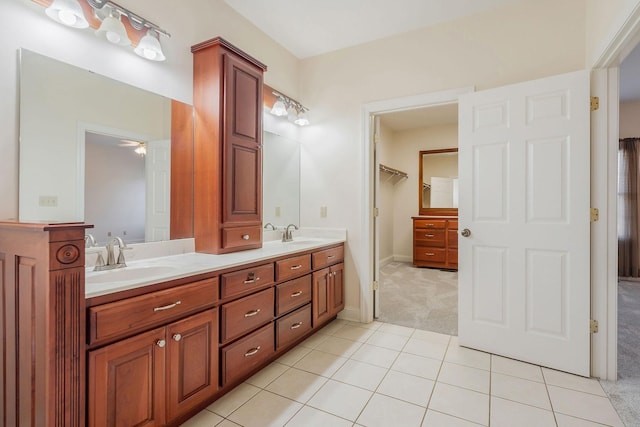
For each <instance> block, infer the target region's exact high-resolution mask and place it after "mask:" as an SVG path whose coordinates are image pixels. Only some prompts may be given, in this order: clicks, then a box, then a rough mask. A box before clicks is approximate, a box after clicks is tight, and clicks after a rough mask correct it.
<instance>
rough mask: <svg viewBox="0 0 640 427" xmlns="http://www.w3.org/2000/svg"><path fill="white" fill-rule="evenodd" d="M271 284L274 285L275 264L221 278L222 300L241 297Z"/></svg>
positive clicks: (236, 272) (246, 269)
mask: <svg viewBox="0 0 640 427" xmlns="http://www.w3.org/2000/svg"><path fill="white" fill-rule="evenodd" d="M271 284H273V263H271V264H263V265H259V266H257V267H254V268H245V269H244V270H239V271H234V272H233V273H226V274H223V275H222V276H220V288H221V293H222V298H228V297H231V296H234V295H241V294H244V293H247V292H249V291H252V290H254V289H259V288H264V287H265V286H268V285H271Z"/></svg>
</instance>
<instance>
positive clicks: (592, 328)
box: [589, 319, 598, 334]
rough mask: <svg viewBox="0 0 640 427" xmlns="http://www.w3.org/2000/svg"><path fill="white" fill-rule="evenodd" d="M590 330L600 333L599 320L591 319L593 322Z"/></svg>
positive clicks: (593, 332)
mask: <svg viewBox="0 0 640 427" xmlns="http://www.w3.org/2000/svg"><path fill="white" fill-rule="evenodd" d="M589 332H591V333H592V334H597V333H598V321H597V320H595V319H591V322H590V324H589Z"/></svg>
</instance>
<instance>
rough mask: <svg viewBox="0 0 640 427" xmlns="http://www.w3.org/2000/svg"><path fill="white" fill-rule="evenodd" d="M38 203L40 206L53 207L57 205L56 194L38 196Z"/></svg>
mask: <svg viewBox="0 0 640 427" xmlns="http://www.w3.org/2000/svg"><path fill="white" fill-rule="evenodd" d="M38 203H39V205H40V206H44V207H47V208H55V207H56V206H58V196H40V198H39V199H38Z"/></svg>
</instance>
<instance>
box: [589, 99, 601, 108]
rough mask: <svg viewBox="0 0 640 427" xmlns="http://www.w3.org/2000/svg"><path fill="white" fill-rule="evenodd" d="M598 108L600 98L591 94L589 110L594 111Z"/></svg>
mask: <svg viewBox="0 0 640 427" xmlns="http://www.w3.org/2000/svg"><path fill="white" fill-rule="evenodd" d="M598 108H600V98H598V97H597V96H592V97H591V111H596V110H597V109H598Z"/></svg>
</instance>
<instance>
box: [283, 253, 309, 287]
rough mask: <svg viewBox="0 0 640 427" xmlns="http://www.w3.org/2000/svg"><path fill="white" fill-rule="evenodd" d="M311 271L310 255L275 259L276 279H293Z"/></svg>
mask: <svg viewBox="0 0 640 427" xmlns="http://www.w3.org/2000/svg"><path fill="white" fill-rule="evenodd" d="M310 272H311V255H310V254H307V255H300V256H297V257H293V258H287V259H283V260H281V261H276V280H277V281H278V282H281V281H283V280H288V279H293V278H294V277H298V276H304V275H305V274H307V273H310Z"/></svg>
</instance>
